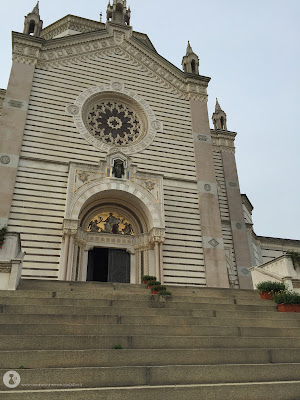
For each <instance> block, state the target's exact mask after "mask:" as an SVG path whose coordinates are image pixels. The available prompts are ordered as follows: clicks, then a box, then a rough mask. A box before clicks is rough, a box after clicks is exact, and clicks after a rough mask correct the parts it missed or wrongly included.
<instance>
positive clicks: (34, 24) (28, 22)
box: [23, 2, 43, 37]
mask: <svg viewBox="0 0 300 400" xmlns="http://www.w3.org/2000/svg"><path fill="white" fill-rule="evenodd" d="M42 28H43V21H42V20H41V17H40V11H39V2H37V3H36V6H35V7H34V9H33V10H32V11H31V13H29V14H28V15H27V16H26V17H25V22H24V31H23V33H25V35H32V36H35V37H39V36H40V35H41V31H42Z"/></svg>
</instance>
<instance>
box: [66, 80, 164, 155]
mask: <svg viewBox="0 0 300 400" xmlns="http://www.w3.org/2000/svg"><path fill="white" fill-rule="evenodd" d="M71 111H72V112H71ZM75 111H76V112H75ZM66 113H67V114H68V115H70V116H73V118H74V122H75V124H76V126H77V128H78V130H79V132H80V133H81V135H82V136H83V137H84V138H85V139H86V140H87V141H88V142H89V143H91V144H93V145H94V146H95V147H96V148H98V149H100V150H102V151H107V152H110V151H112V150H113V149H118V148H119V149H120V150H121V151H122V152H123V153H125V154H134V153H138V152H140V151H142V150H144V149H145V148H146V147H148V146H149V145H150V144H151V143H152V142H153V140H154V137H155V135H156V133H157V132H158V131H162V123H161V122H160V121H158V120H157V119H156V117H155V114H154V112H153V111H152V109H151V108H150V106H149V105H148V103H147V102H146V101H145V100H144V99H143V98H141V97H140V96H139V95H138V94H136V93H135V92H134V91H132V90H127V89H125V88H124V86H123V84H121V83H119V82H113V83H111V84H106V85H101V86H96V87H92V88H89V89H87V90H85V91H84V92H83V93H81V94H80V96H79V97H78V98H77V100H76V101H75V103H74V104H72V105H71V104H69V105H67V108H66Z"/></svg>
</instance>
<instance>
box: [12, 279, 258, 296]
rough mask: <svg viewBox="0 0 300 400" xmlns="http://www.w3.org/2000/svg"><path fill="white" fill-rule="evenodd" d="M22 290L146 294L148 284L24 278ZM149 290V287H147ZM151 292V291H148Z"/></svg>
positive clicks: (189, 292)
mask: <svg viewBox="0 0 300 400" xmlns="http://www.w3.org/2000/svg"><path fill="white" fill-rule="evenodd" d="M166 286H167V287H168V289H169V290H171V291H172V293H173V295H176V296H180V295H185V296H194V297H197V296H200V297H221V298H222V297H228V296H232V297H236V298H237V297H248V298H251V299H259V294H258V292H256V291H254V290H245V289H243V290H236V289H219V288H216V289H215V288H206V287H199V288H197V287H195V288H193V287H190V286H188V287H182V286H172V285H166ZM19 289H20V290H22V291H23V290H35V291H43V290H51V291H52V292H53V291H57V290H72V291H78V292H80V291H84V292H85V294H87V293H89V292H99V291H101V292H102V293H103V292H118V291H119V292H124V293H135V294H144V293H145V289H147V286H146V285H133V284H130V285H128V284H126V283H103V282H65V281H43V280H30V279H23V280H21V281H20V284H19ZM147 290H148V289H147ZM148 293H150V291H148Z"/></svg>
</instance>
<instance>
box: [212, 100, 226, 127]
mask: <svg viewBox="0 0 300 400" xmlns="http://www.w3.org/2000/svg"><path fill="white" fill-rule="evenodd" d="M212 120H213V124H214V128H215V130H222V131H227V116H226V113H225V112H224V111H223V110H222V108H221V106H220V103H219V101H218V99H216V107H215V112H214V113H213V115H212Z"/></svg>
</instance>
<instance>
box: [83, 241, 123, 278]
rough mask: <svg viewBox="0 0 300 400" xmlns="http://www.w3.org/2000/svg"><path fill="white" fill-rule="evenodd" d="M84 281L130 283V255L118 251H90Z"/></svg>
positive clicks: (103, 249) (100, 249) (96, 249)
mask: <svg viewBox="0 0 300 400" xmlns="http://www.w3.org/2000/svg"><path fill="white" fill-rule="evenodd" d="M86 280H87V281H98V282H119V283H130V255H129V254H128V253H127V251H126V250H120V249H105V248H95V249H93V250H90V251H89V259H88V267H87V279H86Z"/></svg>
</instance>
